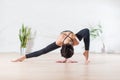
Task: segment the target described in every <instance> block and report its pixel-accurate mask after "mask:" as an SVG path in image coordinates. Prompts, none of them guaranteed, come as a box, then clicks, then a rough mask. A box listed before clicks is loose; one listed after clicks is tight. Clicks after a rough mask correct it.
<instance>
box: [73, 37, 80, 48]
mask: <svg viewBox="0 0 120 80" xmlns="http://www.w3.org/2000/svg"><path fill="white" fill-rule="evenodd" d="M78 44H79V41H78V39H77V37H76V36H75V35H73V46H76V45H78Z"/></svg>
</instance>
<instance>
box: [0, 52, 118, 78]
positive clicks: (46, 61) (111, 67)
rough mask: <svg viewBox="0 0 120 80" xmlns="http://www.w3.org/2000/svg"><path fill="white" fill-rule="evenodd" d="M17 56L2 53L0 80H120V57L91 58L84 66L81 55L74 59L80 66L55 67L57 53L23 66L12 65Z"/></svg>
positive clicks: (99, 55) (28, 60) (62, 64)
mask: <svg viewBox="0 0 120 80" xmlns="http://www.w3.org/2000/svg"><path fill="white" fill-rule="evenodd" d="M19 56H20V54H18V53H0V80H120V54H93V53H92V54H90V60H91V63H90V64H89V65H85V64H84V57H83V55H82V54H75V55H74V56H73V57H72V59H73V60H77V61H79V62H78V63H56V62H55V61H56V60H60V59H62V58H61V57H60V54H58V53H49V54H46V55H43V56H40V57H37V58H31V59H27V60H25V61H24V62H17V63H16V62H11V60H12V59H15V58H18V57H19Z"/></svg>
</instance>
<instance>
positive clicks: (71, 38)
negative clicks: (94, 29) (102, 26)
mask: <svg viewBox="0 0 120 80" xmlns="http://www.w3.org/2000/svg"><path fill="white" fill-rule="evenodd" d="M82 39H83V41H84V45H85V51H84V52H83V55H84V57H85V63H86V64H87V63H89V60H88V58H89V46H90V33H89V29H87V28H85V29H82V30H80V31H79V32H78V33H76V34H74V33H73V32H72V31H70V30H66V31H63V32H61V33H60V35H59V37H58V39H57V40H56V41H55V42H53V43H51V44H49V45H48V46H46V47H45V48H43V49H41V50H38V51H35V52H32V53H29V54H26V55H24V56H22V57H20V58H18V59H15V60H13V62H22V61H23V60H25V59H28V58H32V57H38V56H40V55H43V54H46V53H48V52H50V51H53V50H55V49H58V48H60V47H61V50H60V51H61V56H62V57H64V58H65V60H62V61H57V62H59V63H66V62H71V63H74V62H77V61H68V59H69V58H71V57H72V56H73V54H74V48H73V47H74V46H76V45H78V44H79V41H81V40H82Z"/></svg>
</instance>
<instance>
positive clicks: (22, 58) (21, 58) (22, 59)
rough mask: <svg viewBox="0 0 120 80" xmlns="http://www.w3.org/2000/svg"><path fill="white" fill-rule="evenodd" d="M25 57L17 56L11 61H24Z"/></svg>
mask: <svg viewBox="0 0 120 80" xmlns="http://www.w3.org/2000/svg"><path fill="white" fill-rule="evenodd" d="M25 59H26V57H25V56H22V57H20V58H18V59H15V60H12V62H22V61H24V60H25Z"/></svg>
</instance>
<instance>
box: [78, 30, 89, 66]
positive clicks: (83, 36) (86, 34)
mask: <svg viewBox="0 0 120 80" xmlns="http://www.w3.org/2000/svg"><path fill="white" fill-rule="evenodd" d="M76 36H77V38H78V39H79V40H80V41H81V40H82V39H83V41H84V45H85V51H84V53H83V55H84V56H85V59H86V61H85V63H86V64H88V63H89V60H88V57H89V46H90V32H89V29H87V28H85V29H82V30H80V31H79V32H78V33H76Z"/></svg>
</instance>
